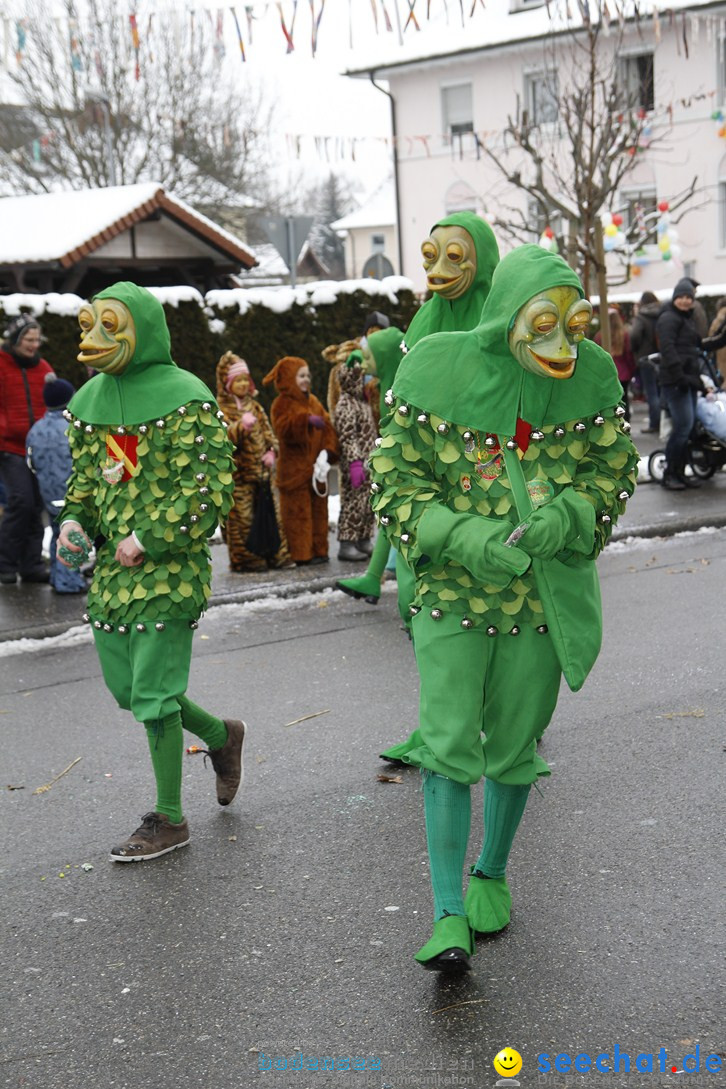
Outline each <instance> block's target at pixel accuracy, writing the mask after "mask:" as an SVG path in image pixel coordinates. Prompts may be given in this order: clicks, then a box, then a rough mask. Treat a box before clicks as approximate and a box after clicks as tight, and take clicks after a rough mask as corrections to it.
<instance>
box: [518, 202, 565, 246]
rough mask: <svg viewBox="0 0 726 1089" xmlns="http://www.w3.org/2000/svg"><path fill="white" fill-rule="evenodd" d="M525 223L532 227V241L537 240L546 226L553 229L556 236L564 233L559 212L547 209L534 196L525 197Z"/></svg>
mask: <svg viewBox="0 0 726 1089" xmlns="http://www.w3.org/2000/svg"><path fill="white" fill-rule="evenodd" d="M527 223H528V225H529V226H530V227H531V228H532V241H533V242H539V240H540V238H541V237H542V232H543V231H544V230H545V228H546V227H549V228H550V229H551V230H552V231H554V233H555V235H556V236H559V237H561V236H562V234H563V233H564V231H563V227H564V224H563V222H562V216H561V214H560V212H558V211H555V210H554V209H552V210H550V211H548V210H547V209H546V208H543V207H542V205H541V204H540V202H539V201H538V200H535V199H534V197H528V198H527Z"/></svg>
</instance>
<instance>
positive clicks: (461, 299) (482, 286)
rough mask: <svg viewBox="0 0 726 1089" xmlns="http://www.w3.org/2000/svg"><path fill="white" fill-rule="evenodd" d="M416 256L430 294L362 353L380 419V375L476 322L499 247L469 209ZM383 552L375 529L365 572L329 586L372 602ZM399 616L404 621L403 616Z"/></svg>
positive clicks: (405, 573)
mask: <svg viewBox="0 0 726 1089" xmlns="http://www.w3.org/2000/svg"><path fill="white" fill-rule="evenodd" d="M421 256H422V257H423V265H424V269H425V271H426V286H427V287H428V289H429V291H431V292H432V296H431V298H430V299H429V300H428V302H425V303H424V304H423V306H422V307H420V308H419V310H417V311H416V313H415V314H414V316H413V318H412V320H411V324H410V325H409V327H408V329H407V331H406V333H405V336H403V337H401V335H400V333H399V334H398V344H394V339H393V338H391V339H390V340H386V341H385V342H384V341H380V340H379V339H378V338H379V336H380V333H375V334H372V335H371V336H370V337H369V338H368V345H367V354H368V356H369V359H370V357H371V356H372V357H373V360H374V365H373V366H369V369H370V370H371V371H374V372H375V373H377V374H378V375H379V378H380V389H381V418H383V416H384V415H385V413H386V411H387V410H386V407H385V405H384V404H383V397H384V395H385V391H386V390H387V389H390V387H391V386H392V385H393V375H391V377H390V381H389V380H384V378H383V373H384V372H385V373H386V374H390V372H391V369H393V372H394V374H395V371H396V370H397V369H398V366H399V364H400V362H401V359H402V358H403V354H405V353H406V352H407V351H409V349H411V348H413V346H414V344H417V343H418V342H419V340H421V339H423V337H426V336H429V334H430V333H448V332H459V331H461V332H463V331H465V330H467V329H473V328H474V326H475V325H476V324H477V323H478V321H479V317H480V315H481V308H482V306H483V305H484V302H485V301H486V297H487V295H488V294H489V288H490V286H491V282H492V273H493V272H494V269H495V267H496V264H497V261H498V260H499V247H498V246H497V240H496V238H495V237H494V232H493V231H492V229H491V227H490V226H489V224H488V223H487V222H486V221H485V220H483V219H482V218H481V217H480V216H478V215H476V214H475V213H474V212H455V213H454V214H453V215H450V216H446V217H445V218H444V219H441V220H439V222H438V223H435V224H434V226H433V227H432V228H431V232H430V234H429V237H428V238H427V239H426V240H425V241H424V242H423V243H422V245H421ZM383 332H391V330H383ZM396 332H397V333H398V330H396ZM402 341H403V343H401V342H402ZM365 354H366V352H365V351H364V355H365ZM379 357H380V359H379ZM388 552H389V546H388V543H387V541H386V538H385V536H384V534H382V533H380V534H379V535H378V540H377V541H376V544H375V546H374V549H373V553H372V555H371V559H370V562H369V564H368V567H367V569H366V572H365V574H364V575H359V576H357V577H355V578H351V579H340V580H339V581H338V582H336V584H335V585H336V586H337V587H338V589H339V590H342V591H343V592H344V593H346V594H349V595H350V596H351V597H355V598H364V599H365V600H366V601H367V602H368V604H369V605H376V604H377V603H378V599H379V598H380V596H381V579H382V577H383V571H384V568H385V566H386V560H387V559H388ZM396 577H397V579H398V595H399V602H400V601H401V599H402V597H403V598H405V597H408V596H409V591H410V588H411V586H412V585H413V582H412V576H411V572H410V571H409V570H408V568H407V567H406V565H405V564H404V563H402V562H401V560H400V556H399V557H398V558H397V562H396ZM404 620H405V622H406V623H408V617H407V616H406V615H404Z"/></svg>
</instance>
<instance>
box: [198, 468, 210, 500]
mask: <svg viewBox="0 0 726 1089" xmlns="http://www.w3.org/2000/svg"><path fill="white" fill-rule="evenodd" d="M199 476H201V477H203V476H204V473H199ZM199 494H200V495H209V488H208V487H207V486H206V484H205V485H204V487H202V488H200V489H199Z"/></svg>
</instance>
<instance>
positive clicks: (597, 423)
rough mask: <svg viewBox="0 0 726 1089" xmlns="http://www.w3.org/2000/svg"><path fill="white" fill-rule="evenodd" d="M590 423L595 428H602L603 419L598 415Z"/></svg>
mask: <svg viewBox="0 0 726 1089" xmlns="http://www.w3.org/2000/svg"><path fill="white" fill-rule="evenodd" d="M592 422H593V423H594V424H595V427H602V425H603V424H604V423H605V417H604V416H600V415H598V416H596V417H595V419H594V420H593V421H592Z"/></svg>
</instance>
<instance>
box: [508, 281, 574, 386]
mask: <svg viewBox="0 0 726 1089" xmlns="http://www.w3.org/2000/svg"><path fill="white" fill-rule="evenodd" d="M591 318H592V307H591V306H590V303H589V302H588V301H587V300H586V299H581V298H580V295H579V292H578V291H577V290H576V289H575V288H574V287H551V288H549V290H547V291H542V292H540V293H539V295H534V296H533V297H532V298H531V299H530V300H529V301H528V302H526V303H525V304H524V306H523V307H521V308H520V310H519V311H518V312H517V315H516V317H515V319H514V323H513V325H512V326H511V328H510V331H509V350H510V351H511V353H512V355H513V356H514V358H515V359H516V360H517V362H518V363H519V364H520V365H521V366H522V367H524V369H525V370H526V371H530V372H531V373H532V374H538V375H540V377H542V378H571V377H572V375H573V374H574V372H575V363H576V362H577V345H578V344H579V343H580V341H581V340H583V339H584V337H585V334H586V333H587V330H588V327H589V325H590V319H591Z"/></svg>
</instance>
